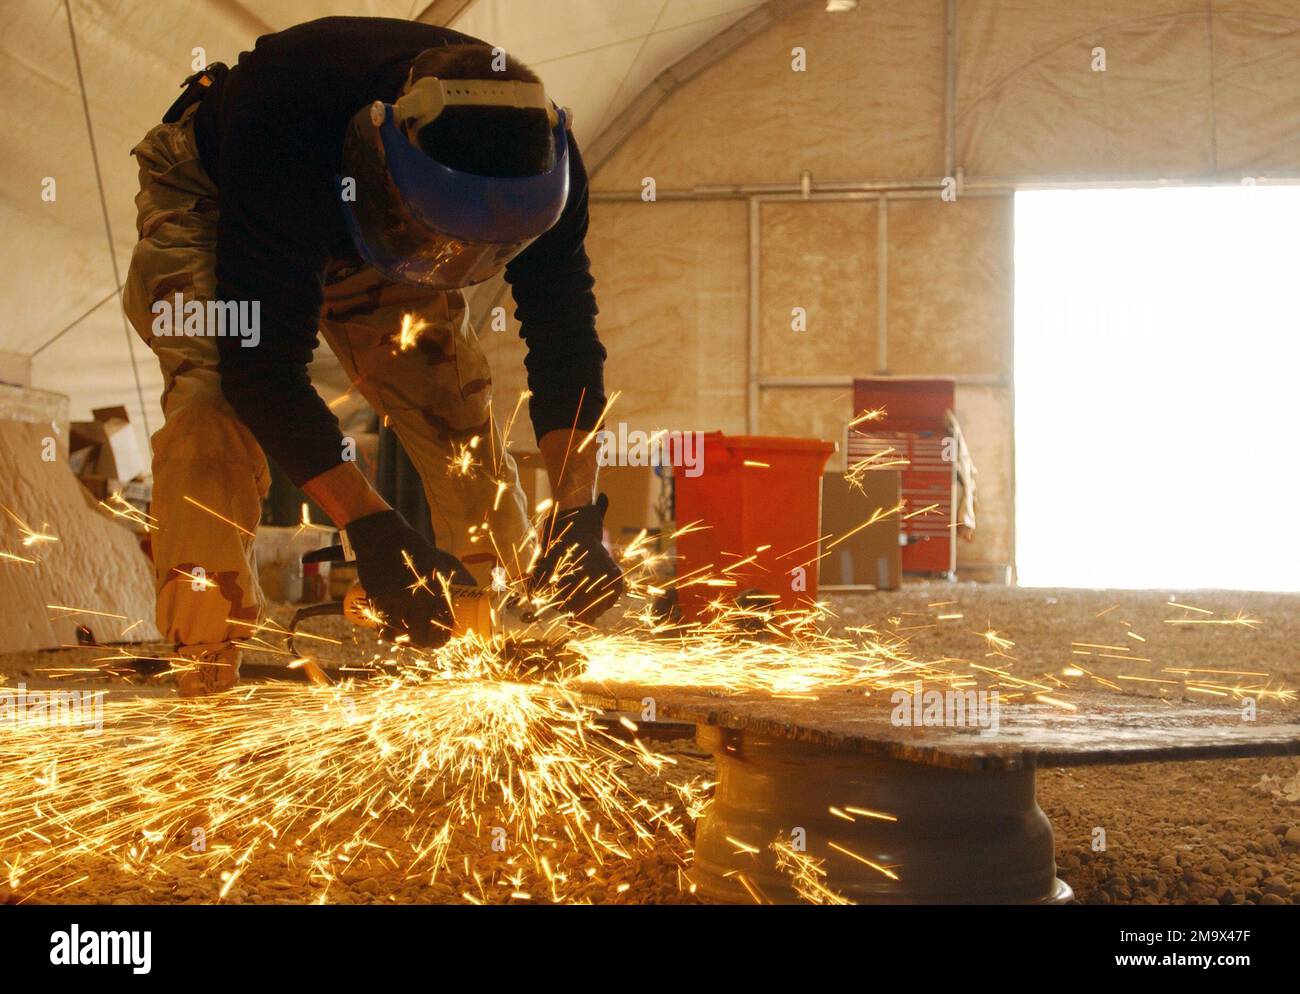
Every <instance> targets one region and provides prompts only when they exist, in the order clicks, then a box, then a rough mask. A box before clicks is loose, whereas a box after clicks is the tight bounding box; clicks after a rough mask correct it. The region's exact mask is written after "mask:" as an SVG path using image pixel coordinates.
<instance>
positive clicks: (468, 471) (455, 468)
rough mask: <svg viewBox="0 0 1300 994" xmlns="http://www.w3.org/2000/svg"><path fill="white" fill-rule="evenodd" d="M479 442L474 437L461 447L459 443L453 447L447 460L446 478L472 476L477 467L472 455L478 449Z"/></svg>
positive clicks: (476, 436) (476, 437) (478, 439)
mask: <svg viewBox="0 0 1300 994" xmlns="http://www.w3.org/2000/svg"><path fill="white" fill-rule="evenodd" d="M480 441H481V439H480V438H479V436H478V435H475V436H474V437H473V438H471V439H470V440H469V441H468V442H466V443H464V444H463V445H462V444H460V443H455V444H454V445H453V451H452V457H451V458H450V459H449V460H447V475H448V476H470V475H472V474H473V472H474V470H475V468H477V467H478V462H477V461H476V460H475V458H474V453H475V450H477V449H478V445H479V442H480Z"/></svg>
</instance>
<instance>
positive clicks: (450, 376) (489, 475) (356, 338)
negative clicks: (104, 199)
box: [124, 110, 529, 682]
mask: <svg viewBox="0 0 1300 994" xmlns="http://www.w3.org/2000/svg"><path fill="white" fill-rule="evenodd" d="M193 120H194V118H193V110H191V111H190V112H189V113H187V114H186V115H185V117H184V118H183V119H182V120H181V121H180V122H178V123H176V124H161V125H159V126H157V127H155V128H154V129H153V130H151V131H150V132H149V133H148V135H146V136H145V138H144V140H143V141H141V142H140V144H139V145H137V146H136V147H135V148H134V149H133V150H132V151H133V154H134V155H135V156H136V158H137V160H138V162H139V165H140V192H139V194H138V195H137V196H136V208H137V222H136V227H137V233H138V235H139V242H138V244H137V245H136V247H135V251H134V254H133V255H132V257H131V267H130V271H129V273H128V275H127V281H126V287H125V291H124V300H125V307H126V312H127V316H128V317H129V318H130V321H131V323H132V325H133V326H134V327H135V329H136V332H137V333H138V334H139V335H140V337H141V338H143V339H144V341H145V343H146V344H147V345H148V346H149V348H150V349H151V350H152V351H153V353H154V355H155V356H156V357H157V358H158V362H159V365H160V366H161V367H162V373H163V379H164V387H163V394H162V408H163V415H164V424H163V426H162V428H161V429H159V430H158V431H157V432H155V433H154V436H153V476H154V491H153V507H152V509H151V513H152V514H153V516H154V517H155V518H157V519H158V529H157V531H156V532H155V534H154V536H153V559H154V570H155V579H156V584H157V595H158V601H157V621H158V628H159V630H160V631H162V632H163V635H164V637H165V638H167V639H169V640H171V641H173V642H174V643H175V644H176V646H177V647H178V650H179V651H180V652H181V654H182V655H190V656H194V657H200V656H203V655H205V654H211V653H217V654H219V655H221V656H222V657H223V658H225V659H227V660H230V659H231V658H232V656H233V660H234V665H235V667H236V668H237V665H238V654H237V652H233V653H232V651H231V648H230V647H231V643H232V642H233V640H235V639H239V638H241V637H246V636H247V635H248V626H246V625H240V624H239V622H241V621H244V622H254V621H256V620H257V619H259V618H260V617H261V615H262V612H263V609H264V607H265V602H264V599H263V597H262V593H261V591H260V589H259V587H258V583H257V566H256V563H255V562H254V556H253V539H252V536H253V532H254V531H255V530H256V529H257V525H258V521H259V520H260V518H261V508H262V498H263V497H265V496H266V493H267V488H268V486H269V483H270V475H269V472H268V470H267V463H266V457H265V456H264V455H263V453H262V450H261V447H260V446H259V445H258V444H257V441H256V440H255V439H254V438H253V436H252V433H251V432H249V430H248V429H247V428H246V427H245V426H244V425H243V424H242V423H241V422H240V420H239V418H238V417H237V416H236V415H235V412H234V411H233V409H232V408H231V407H230V405H229V404H228V403H227V402H226V400H225V398H224V397H223V396H222V392H221V380H220V374H219V372H218V368H217V363H218V357H217V339H215V338H211V337H200V336H195V337H186V336H181V335H165V336H164V335H155V334H153V330H152V329H153V322H154V318H155V315H154V313H153V311H152V310H151V308H152V306H153V304H154V302H155V301H158V300H166V301H169V302H170V301H172V300H173V299H174V297H175V295H176V294H178V293H179V294H182V295H183V297H184V299H185V301H186V302H187V303H188V302H189V301H191V300H197V301H209V300H212V299H214V297H215V294H216V272H215V251H216V239H217V190H216V187H215V186H214V184H213V182H212V180H211V179H210V178H209V176H208V175H207V173H206V172H205V171H204V169H203V166H202V164H201V163H200V161H199V157H198V151H197V148H196V146H195V143H194V126H193ZM407 313H413V314H414V315H415V316H416V317H417V318H419V319H422V320H423V321H424V322H426V323H427V325H428V327H427V328H425V330H424V331H423V332H422V333H421V335H420V338H419V340H418V342H417V344H416V346H415V347H414V348H410V349H407V350H400V349H398V348H396V347H395V344H394V340H395V336H396V333H397V331H398V329H399V327H400V325H401V320H402V315H403V314H407ZM319 329H320V332H321V333H322V334H323V336H324V338H325V340H326V342H327V343H328V344H329V346H330V348H331V349H332V351H333V352H334V354H335V355H336V356H337V357H338V360H339V362H340V363H341V364H342V366H343V368H344V370H345V371H346V372H347V374H348V376H349V378H350V380H351V382H352V384H353V388H354V389H356V390H357V391H359V392H360V393H361V394H362V396H364V397H365V398H366V400H367V401H368V402H369V403H370V405H371V406H372V407H373V408H374V409H375V411H376V412H378V413H379V415H380V416H381V417H384V418H386V419H387V423H388V424H389V425H390V426H391V427H392V428H393V429H394V430H395V431H396V432H397V435H398V437H399V438H400V439H401V442H402V446H403V447H404V448H405V449H406V451H407V453H408V455H409V456H410V457H411V461H412V462H413V463H414V464H415V467H416V469H417V470H418V471H419V473H420V477H421V479H422V481H423V483H424V489H425V493H426V495H427V496H428V500H429V506H430V508H431V509H432V518H433V528H434V532H435V534H436V535H437V538H438V544H439V546H441V547H443V548H446V549H447V550H449V551H450V552H452V553H453V554H455V555H457V556H459V557H460V558H461V559H462V560H464V561H465V563H466V565H467V566H469V568H470V569H471V570H472V571H473V572H475V573H476V574H477V575H478V576H479V579H480V580H483V579H485V577H486V574H487V573H488V572H489V571H490V567H491V566H492V565H494V564H495V563H496V562H497V559H496V556H495V555H494V552H493V545H495V547H496V549H499V550H500V552H501V553H502V559H503V560H504V562H503V563H502V565H505V566H506V568H507V570H508V571H509V572H510V573H511V575H517V574H518V572H519V571H520V569H521V563H522V564H526V563H527V561H528V551H529V550H528V549H526V548H525V543H526V541H527V539H526V535H527V533H528V521H527V510H526V508H525V506H524V495H523V491H522V490H521V489H520V487H519V481H518V474H517V471H516V469H515V464H514V461H513V460H512V459H511V458H510V457H509V456H508V455H504V454H503V452H504V450H503V447H502V440H501V437H500V435H499V433H498V432H497V429H496V426H495V425H493V424H492V419H491V413H490V406H489V399H490V397H491V373H490V371H489V368H488V363H487V359H486V358H485V357H484V355H483V353H482V351H481V349H480V348H479V345H478V342H477V339H476V338H475V336H474V333H473V331H472V330H471V329H470V327H469V324H468V320H467V314H466V308H465V300H464V297H463V295H462V294H460V293H459V292H450V293H442V292H435V291H430V290H426V289H422V288H419V287H410V286H400V285H397V284H394V283H391V282H388V281H387V280H385V279H383V278H382V277H381V276H380V275H379V274H378V273H377V272H376V271H375V270H373V269H371V268H369V267H366V268H363V269H360V270H359V271H356V272H354V273H353V274H352V275H349V276H346V277H344V278H342V279H340V280H338V281H336V282H333V283H331V284H330V285H328V286H327V287H326V290H325V302H324V307H323V309H322V311H321V317H320V325H319ZM475 436H478V437H479V438H480V439H481V442H480V444H479V445H478V446H477V448H476V449H475V450H474V452H473V460H474V462H475V463H478V464H480V465H481V466H484V467H490V469H488V470H486V471H485V470H481V469H480V470H476V471H473V472H470V473H469V474H464V473H460V472H455V471H453V466H452V462H453V460H454V459H456V457H457V456H458V455H459V454H460V453H461V452H463V449H464V446H465V445H466V444H467V443H468V442H469V441H470V440H471V439H472V438H473V437H475ZM493 456H495V460H496V466H495V467H493ZM498 480H501V481H504V482H505V484H506V487H505V489H504V490H503V491H502V492H500V493H498V490H499V487H498V483H497V481H498ZM187 498H188V499H187ZM199 504H201V505H204V506H205V507H206V508H208V509H209V510H203V509H202V508H200V507H199V506H197V505H199ZM209 511H211V512H216V514H218V515H220V516H221V517H222V518H226V519H228V521H229V522H230V523H227V522H226V521H222V520H221V518H218V517H216V516H215V515H214V514H212V513H209ZM484 523H486V524H487V525H488V527H489V528H490V530H491V535H492V537H493V539H494V541H492V540H488V539H486V538H480V539H479V540H477V541H475V540H473V538H472V536H471V533H470V529H471V526H476V530H477V532H478V533H479V534H482V533H483V529H482V528H481V527H480V526H481V525H483V524H484ZM512 550H518V553H517V554H516V552H514V551H512ZM199 570H201V571H202V572H201V573H199ZM196 575H197V576H201V577H203V578H206V580H207V581H208V582H207V583H201V582H196V581H195V576H196ZM232 676H233V675H232ZM222 682H225V681H222ZM229 682H233V679H232V680H230V681H229Z"/></svg>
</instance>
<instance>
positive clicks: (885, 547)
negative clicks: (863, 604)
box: [820, 470, 903, 590]
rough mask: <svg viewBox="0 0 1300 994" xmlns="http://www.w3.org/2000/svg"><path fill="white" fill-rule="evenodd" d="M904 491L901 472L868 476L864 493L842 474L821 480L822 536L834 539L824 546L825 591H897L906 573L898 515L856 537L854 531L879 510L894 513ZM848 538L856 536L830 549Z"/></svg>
mask: <svg viewBox="0 0 1300 994" xmlns="http://www.w3.org/2000/svg"><path fill="white" fill-rule="evenodd" d="M901 487H902V474H901V473H899V472H898V471H897V470H875V471H872V472H869V473H867V474H866V475H865V476H864V477H863V479H862V489H861V490H859V489H858V488H857V487H855V486H853V485H852V484H850V483H849V482H848V481H847V480H845V479H844V477H843V476H842V475H841V474H839V473H826V474H825V475H824V476H823V477H822V534H823V535H829V536H830V538H828V539H826V540H825V541H824V542H823V543H822V551H823V552H824V553H826V556H825V558H823V559H822V561H821V584H820V586H821V589H823V590H825V589H827V588H830V589H835V588H845V587H870V588H874V589H877V590H897V589H898V587H899V586H900V584H901V582H902V581H901V577H902V572H903V569H902V549H901V545H900V538H901V532H900V528H899V517H898V515H897V514H893V515H890V516H889V517H886V518H882V519H881V520H880V521H877V522H875V523H874V524H872V525H869V526H868V527H866V528H862V529H861V530H860V531H857V532H853V529H855V528H858V527H859V526H860V525H861V524H862V523H863V522H864V521H868V520H870V518H871V516H872V515H873V514H875V513H876V511H877V509H879V508H883V509H884V510H886V511H887V510H889V509H890V508H893V507H896V506H897V505H898V501H899V496H900V493H901ZM850 532H853V534H852V535H850V536H849V537H848V538H846V539H845V540H844V541H842V542H839V543H838V544H836V545H835V546H834V547H833V548H828V547H829V546H830V543H831V542H833V541H835V539H837V538H839V537H840V536H842V535H848V534H849V533H850Z"/></svg>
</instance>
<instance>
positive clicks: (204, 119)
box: [195, 17, 605, 484]
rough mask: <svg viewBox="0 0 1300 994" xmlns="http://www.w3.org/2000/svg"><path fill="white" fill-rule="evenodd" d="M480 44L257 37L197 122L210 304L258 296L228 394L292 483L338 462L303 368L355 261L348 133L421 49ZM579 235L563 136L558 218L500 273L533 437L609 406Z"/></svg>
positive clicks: (325, 32)
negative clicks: (516, 328) (213, 288)
mask: <svg viewBox="0 0 1300 994" xmlns="http://www.w3.org/2000/svg"><path fill="white" fill-rule="evenodd" d="M474 41H477V39H474V38H470V37H468V36H466V35H462V34H460V33H458V32H456V31H452V30H450V29H448V28H442V27H435V26H432V25H427V24H417V23H415V22H412V21H400V20H393V19H388V18H372V17H327V18H323V19H321V20H317V21H311V22H309V23H306V24H301V25H298V26H297V27H293V28H289V29H287V30H285V31H280V32H277V33H275V34H271V35H264V36H263V37H261V38H259V39H258V40H257V43H256V45H255V46H254V48H253V50H252V51H251V52H244V53H242V54H241V55H240V57H239V62H238V64H237V65H236V66H235V67H234V68H233V69H232V70H231V72H230V73H229V75H227V76H226V78H225V79H224V80H222V81H221V82H220V83H219V84H218V85H216V86H214V89H213V92H210V93H208V94H206V95H205V97H204V100H203V103H202V104H201V105H200V107H199V110H198V111H197V112H196V113H197V120H196V122H195V129H196V140H197V142H198V145H199V151H200V156H201V158H202V161H203V164H204V167H205V168H206V169H207V171H208V173H209V174H210V175H211V176H212V177H213V178H214V179H215V181H216V184H217V187H218V191H219V193H218V210H219V220H218V225H217V246H216V257H217V258H216V270H217V297H218V299H220V300H225V301H250V302H251V301H259V313H260V319H261V326H260V341H259V343H258V344H257V346H256V347H252V348H246V347H243V346H242V345H241V339H239V338H238V337H228V338H220V339H218V342H219V345H220V350H221V363H220V369H221V382H222V390H223V393H224V394H225V396H226V398H227V400H229V402H230V404H231V406H232V407H233V408H234V409H235V412H236V414H238V415H239V417H240V419H241V420H242V421H243V422H244V423H245V424H246V425H247V426H248V427H249V429H250V430H251V431H252V433H253V435H254V437H256V438H257V440H258V442H259V443H260V444H261V446H262V448H263V449H264V450H265V451H266V453H267V455H268V456H270V457H271V458H272V459H274V460H275V461H276V462H277V463H278V464H279V465H280V466H281V467H282V468H283V469H284V471H285V472H286V473H287V474H288V475H289V477H290V478H291V479H292V480H293V481H294V482H295V483H298V484H301V483H304V482H306V481H307V480H310V479H312V478H313V477H315V476H318V475H320V474H321V473H323V472H325V471H326V470H328V469H330V468H332V467H333V466H336V465H338V463H339V461H340V459H341V454H342V446H341V436H340V432H339V426H338V421H337V419H336V418H335V417H334V415H333V414H331V413H330V410H329V408H328V407H327V406H326V405H325V403H324V401H322V400H321V398H320V395H319V394H317V393H316V390H315V388H314V387H313V386H312V385H311V381H310V380H309V378H308V375H307V364H308V362H309V361H310V360H311V355H312V351H313V350H314V349H315V347H316V329H317V320H318V318H319V316H320V310H321V301H322V296H323V291H322V279H323V274H324V272H325V269H326V267H327V265H328V264H329V263H330V261H331V260H333V259H338V258H349V257H352V256H354V255H355V251H354V249H353V247H352V243H351V239H350V238H349V236H348V233H347V229H346V227H345V224H344V220H343V206H342V201H341V199H340V195H339V187H338V180H337V177H338V175H339V171H340V160H341V158H342V150H343V136H344V132H345V130H346V127H347V124H348V122H349V121H350V120H351V118H352V116H353V115H354V114H355V113H356V112H357V111H358V110H360V109H362V108H364V107H366V106H368V105H369V104H370V103H372V102H373V101H375V100H383V101H386V102H389V103H391V102H393V101H394V100H396V98H397V97H398V95H399V94H400V92H401V89H402V85H403V84H404V82H405V81H406V77H407V73H408V71H409V70H410V66H411V62H412V60H413V59H414V58H415V56H417V55H418V54H419V53H420V52H422V51H424V50H425V49H427V48H434V47H437V46H440V45H447V44H457V43H465V42H474ZM586 233H587V173H586V169H585V167H584V166H583V163H582V157H581V155H580V154H579V152H578V149H577V146H576V144H575V143H573V142H572V140H570V144H569V199H568V203H567V204H566V206H565V209H564V212H563V214H562V215H561V216H560V219H559V221H558V222H557V223H556V224H555V226H554V227H552V228H551V229H550V230H549V231H547V232H546V233H545V234H544V235H542V236H541V237H540V238H538V239H537V240H536V241H535V242H534V243H533V244H532V245H530V246H528V248H527V249H525V250H524V251H523V252H521V253H520V254H519V255H518V256H516V257H515V258H514V259H513V260H511V262H510V263H509V264H508V265H507V266H506V270H505V279H506V282H507V283H509V285H510V287H511V290H512V292H513V294H514V299H515V306H516V310H515V316H516V318H518V320H519V322H520V325H521V330H520V336H521V337H522V338H523V339H524V340H525V342H526V343H527V346H528V356H527V359H526V360H525V365H526V367H527V369H528V386H529V390H530V391H531V392H532V399H531V402H530V408H529V410H530V414H531V417H532V422H533V428H534V431H535V432H536V433H537V435H538V437H539V438H540V437H541V436H542V435H544V434H545V433H546V432H548V431H551V430H553V429H557V428H569V427H571V426H572V425H573V424H574V423H575V421H576V423H577V425H578V427H580V428H591V427H592V426H593V425H594V424H595V421H596V419H597V417H599V414H600V411H601V409H602V408H603V406H604V403H605V393H604V372H603V371H604V361H605V350H604V348H603V346H602V345H601V343H600V340H599V338H598V337H597V335H596V298H595V295H594V293H593V287H594V280H593V279H592V277H591V268H590V263H589V261H588V259H587V253H586V249H585V248H584V239H585V237H586Z"/></svg>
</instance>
